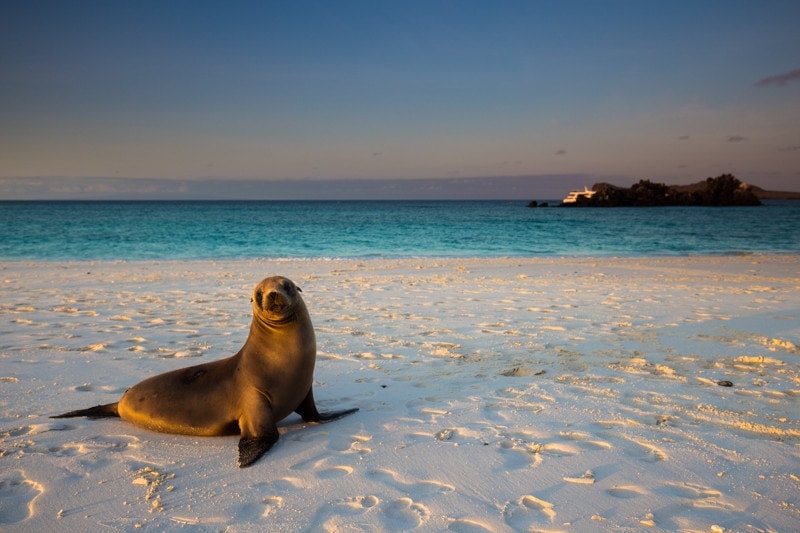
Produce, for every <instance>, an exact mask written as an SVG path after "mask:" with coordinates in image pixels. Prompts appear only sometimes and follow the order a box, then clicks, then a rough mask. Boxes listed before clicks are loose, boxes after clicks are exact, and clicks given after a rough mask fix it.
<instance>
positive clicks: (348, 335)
mask: <svg viewBox="0 0 800 533" xmlns="http://www.w3.org/2000/svg"><path fill="white" fill-rule="evenodd" d="M0 273H1V274H2V275H1V277H0V283H2V286H3V292H2V294H0V317H2V322H0V334H1V336H0V362H1V364H2V370H0V495H2V498H0V526H3V527H4V528H8V530H9V531H16V530H20V531H21V530H30V529H39V530H46V529H52V528H55V527H58V528H64V529H76V530H77V529H81V528H83V529H84V530H91V529H97V528H100V527H107V528H110V529H112V530H121V531H129V530H134V529H137V528H139V527H157V528H158V529H159V530H168V531H171V530H185V529H186V528H187V527H188V528H190V529H191V530H193V531H220V530H225V529H226V528H227V529H229V530H231V531H258V530H263V529H264V528H269V529H270V530H274V531H294V530H308V531H310V530H317V531H319V530H323V531H349V530H365V529H369V530H376V531H397V530H418V531H441V530H452V531H462V532H475V531H516V530H525V529H537V530H538V529H547V530H572V529H575V530H586V529H592V528H597V527H599V528H603V529H626V528H627V529H641V528H654V530H676V529H683V530H702V531H709V530H710V531H722V530H747V529H750V530H753V531H769V530H790V529H791V527H792V526H793V525H794V524H796V523H797V521H798V520H800V497H799V496H798V494H800V491H798V490H797V489H798V488H800V470H798V468H797V464H799V463H798V461H800V420H798V417H797V412H798V404H799V403H800V369H799V368H798V357H800V348H798V344H800V343H798V339H800V328H799V327H798V325H797V324H798V323H800V316H798V314H799V313H800V255H797V254H753V255H745V256H740V255H737V256H731V255H713V256H680V257H676V256H664V257H661V256H658V257H653V256H648V257H618V258H607V257H577V258H406V259H392V258H375V259H372V258H371V259H338V260H323V259H309V260H301V261H293V260H285V261H284V260H257V259H236V260H218V261H213V260H177V261H158V260H145V261H131V262H127V261H126V262H119V261H78V262H54V263H50V262H25V261H20V262H3V263H0ZM271 274H281V275H285V276H287V277H289V278H291V279H293V280H294V281H295V282H296V283H297V284H298V285H300V286H301V287H302V289H303V294H304V299H305V301H306V304H307V306H308V308H309V311H310V313H311V318H312V321H313V323H314V326H315V330H316V336H317V344H318V357H317V369H316V372H315V385H314V388H315V396H316V397H317V401H318V402H319V404H320V407H321V408H323V409H329V408H330V409H333V408H338V407H350V406H357V407H359V408H360V411H359V412H358V413H356V414H354V415H351V416H349V417H347V418H344V419H341V420H338V421H335V422H332V423H330V424H325V425H318V426H315V425H307V424H303V423H302V422H301V421H300V420H299V418H297V417H295V416H291V417H289V418H287V419H286V420H285V421H283V422H282V423H281V424H280V431H281V440H280V441H279V443H278V444H277V445H276V447H275V448H274V449H273V450H271V451H270V452H269V453H268V454H267V455H266V456H265V457H264V458H262V459H260V460H259V461H258V462H257V463H255V464H254V465H253V466H252V467H250V468H248V469H243V470H239V469H237V468H236V466H235V455H236V453H235V450H236V440H237V439H236V438H234V437H231V438H229V437H184V436H177V435H166V434H160V433H154V432H150V431H147V430H143V429H140V428H136V427H134V426H131V425H129V424H127V423H124V422H122V421H119V420H95V421H91V420H84V419H72V420H66V421H63V420H52V419H49V418H48V416H49V415H51V414H56V413H57V412H61V411H64V410H66V409H72V408H81V407H87V406H89V405H95V404H98V403H107V402H112V401H115V400H116V399H117V398H118V397H119V395H120V394H121V393H122V392H123V391H124V390H125V389H126V388H127V387H129V386H131V385H132V384H134V383H136V382H138V381H140V380H141V379H144V378H145V377H147V376H149V375H153V374H156V373H160V372H164V371H167V370H172V369H175V368H181V367H185V366H189V365H192V364H197V363H203V362H207V361H210V360H214V359H218V358H221V357H227V356H228V355H231V354H233V353H235V352H236V351H237V350H238V349H239V348H240V347H241V345H242V343H243V341H244V339H245V338H246V337H247V331H248V327H249V320H250V307H249V305H250V304H249V303H248V301H249V291H250V290H251V289H252V287H253V285H255V283H257V282H258V281H259V280H260V279H262V278H263V277H265V276H267V275H271ZM176 359H177V360H176Z"/></svg>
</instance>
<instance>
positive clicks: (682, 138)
mask: <svg viewBox="0 0 800 533" xmlns="http://www.w3.org/2000/svg"><path fill="white" fill-rule="evenodd" d="M678 140H679V141H688V140H689V136H688V135H681V136H680V137H678Z"/></svg>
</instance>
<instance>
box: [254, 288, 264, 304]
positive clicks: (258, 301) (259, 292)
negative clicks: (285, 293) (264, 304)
mask: <svg viewBox="0 0 800 533" xmlns="http://www.w3.org/2000/svg"><path fill="white" fill-rule="evenodd" d="M263 295H264V293H262V292H261V291H256V303H257V304H258V305H261V297H262V296H263Z"/></svg>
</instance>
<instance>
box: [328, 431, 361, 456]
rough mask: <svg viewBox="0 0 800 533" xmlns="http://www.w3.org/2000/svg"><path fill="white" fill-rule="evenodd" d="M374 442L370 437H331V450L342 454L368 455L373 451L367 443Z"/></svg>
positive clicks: (332, 435)
mask: <svg viewBox="0 0 800 533" xmlns="http://www.w3.org/2000/svg"><path fill="white" fill-rule="evenodd" d="M370 440H372V437H370V436H368V435H334V434H331V436H330V445H329V446H330V448H331V449H332V450H334V451H337V452H341V453H356V454H359V455H366V454H368V453H370V452H371V451H372V449H371V448H370V447H369V446H367V443H368V442H369V441H370Z"/></svg>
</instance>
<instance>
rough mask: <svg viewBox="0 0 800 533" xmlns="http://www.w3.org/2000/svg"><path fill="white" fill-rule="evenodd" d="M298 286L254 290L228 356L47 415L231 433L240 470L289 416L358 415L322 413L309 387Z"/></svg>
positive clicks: (311, 348)
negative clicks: (242, 333)
mask: <svg viewBox="0 0 800 533" xmlns="http://www.w3.org/2000/svg"><path fill="white" fill-rule="evenodd" d="M300 292H301V291H300V288H299V287H297V286H296V285H295V284H294V283H293V282H292V281H291V280H289V279H286V278H284V277H281V276H273V277H270V278H266V279H264V280H263V281H261V282H260V283H259V284H258V285H256V286H255V289H253V295H252V298H251V301H252V303H253V321H252V323H251V325H250V333H249V335H248V336H247V340H246V341H245V343H244V346H243V347H242V349H241V350H239V352H238V353H237V354H235V355H233V356H231V357H228V358H225V359H221V360H219V361H212V362H209V363H205V364H202V365H196V366H191V367H188V368H183V369H179V370H173V371H172V372H166V373H164V374H159V375H157V376H153V377H151V378H149V379H146V380H144V381H142V382H141V383H138V384H137V385H134V386H133V387H131V388H130V389H128V390H126V391H125V393H124V394H123V395H122V397H121V398H120V400H119V401H118V402H116V403H111V404H106V405H97V406H94V407H90V408H88V409H79V410H77V411H70V412H68V413H64V414H61V415H56V416H53V417H52V418H68V417H78V416H87V417H90V418H101V417H114V416H118V417H120V418H122V419H123V420H126V421H128V422H131V423H133V424H135V425H137V426H142V427H144V428H148V429H152V430H155V431H162V432H166V433H179V434H183V435H235V434H241V436H242V437H241V439H240V440H239V467H245V466H248V465H251V464H252V463H253V462H255V461H256V460H257V459H258V458H259V457H261V456H262V455H264V453H266V452H267V451H268V450H269V449H270V448H272V446H273V445H274V444H275V443H276V442H277V441H278V436H279V434H278V427H277V423H278V422H279V421H280V420H282V419H283V418H285V417H286V416H288V415H289V414H291V413H292V411H294V412H296V413H298V414H299V415H300V416H301V417H303V420H304V421H306V422H325V421H329V420H334V419H336V418H340V417H342V416H345V415H348V414H350V413H354V412H356V411H358V409H357V408H355V409H347V410H343V411H335V412H331V413H320V412H319V411H317V407H316V405H315V404H314V393H313V390H312V387H311V384H312V381H313V375H314V362H315V360H316V355H317V342H316V337H315V336H314V328H313V326H312V325H311V318H310V317H309V315H308V309H307V308H306V305H305V302H303V299H302V297H301V296H300Z"/></svg>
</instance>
